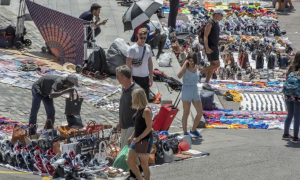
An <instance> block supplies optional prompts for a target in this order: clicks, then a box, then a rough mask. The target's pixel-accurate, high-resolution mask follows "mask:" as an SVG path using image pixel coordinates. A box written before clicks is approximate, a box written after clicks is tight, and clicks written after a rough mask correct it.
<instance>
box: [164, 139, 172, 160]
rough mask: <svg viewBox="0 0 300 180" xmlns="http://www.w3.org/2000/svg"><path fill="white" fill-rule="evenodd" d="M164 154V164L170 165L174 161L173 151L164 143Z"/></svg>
mask: <svg viewBox="0 0 300 180" xmlns="http://www.w3.org/2000/svg"><path fill="white" fill-rule="evenodd" d="M162 150H163V153H164V163H171V162H173V161H174V156H173V150H172V149H171V148H170V147H169V146H168V144H166V143H164V144H163V147H162Z"/></svg>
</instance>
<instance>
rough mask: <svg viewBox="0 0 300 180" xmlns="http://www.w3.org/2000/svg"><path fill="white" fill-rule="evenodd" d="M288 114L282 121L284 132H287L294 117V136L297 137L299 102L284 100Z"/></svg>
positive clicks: (299, 117)
mask: <svg viewBox="0 0 300 180" xmlns="http://www.w3.org/2000/svg"><path fill="white" fill-rule="evenodd" d="M285 104H286V107H287V111H288V115H287V117H286V119H285V122H284V134H289V130H290V125H291V122H292V119H293V118H294V137H298V133H299V121H300V111H299V109H300V102H298V101H293V100H290V99H286V100H285Z"/></svg>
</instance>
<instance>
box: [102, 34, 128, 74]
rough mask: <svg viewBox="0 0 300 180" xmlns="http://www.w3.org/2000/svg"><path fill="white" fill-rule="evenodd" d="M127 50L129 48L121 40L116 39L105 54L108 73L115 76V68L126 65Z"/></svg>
mask: <svg viewBox="0 0 300 180" xmlns="http://www.w3.org/2000/svg"><path fill="white" fill-rule="evenodd" d="M129 48H130V46H129V45H128V44H126V42H125V41H124V39H121V38H117V39H116V40H115V41H114V42H113V43H112V45H111V46H110V47H109V49H108V51H107V53H106V62H107V65H108V73H110V74H116V67H118V66H122V65H124V64H126V59H127V51H128V50H129Z"/></svg>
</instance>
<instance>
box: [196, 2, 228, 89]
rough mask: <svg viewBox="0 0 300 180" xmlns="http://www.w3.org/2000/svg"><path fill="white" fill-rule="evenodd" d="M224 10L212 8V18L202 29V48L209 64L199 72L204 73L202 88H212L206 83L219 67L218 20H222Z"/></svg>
mask: <svg viewBox="0 0 300 180" xmlns="http://www.w3.org/2000/svg"><path fill="white" fill-rule="evenodd" d="M224 14H225V12H224V11H223V10H222V9H220V8H217V9H215V10H214V12H213V15H212V18H211V19H209V20H208V22H207V24H206V26H205V30H204V48H205V53H206V57H207V59H208V61H209V62H210V65H209V66H208V67H206V68H205V69H202V70H201V71H200V74H204V73H206V79H205V84H204V85H203V89H206V90H212V87H211V86H210V85H209V84H208V83H209V80H210V78H211V76H212V74H213V71H214V70H215V69H217V68H219V67H220V60H219V34H220V27H219V22H218V21H220V20H222V18H223V15H224Z"/></svg>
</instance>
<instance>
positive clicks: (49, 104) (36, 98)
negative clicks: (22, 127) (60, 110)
mask: <svg viewBox="0 0 300 180" xmlns="http://www.w3.org/2000/svg"><path fill="white" fill-rule="evenodd" d="M31 92H32V106H31V112H30V116H29V124H36V123H37V122H36V121H37V114H38V112H39V109H40V106H41V102H42V101H43V104H44V106H45V110H46V114H47V119H51V120H52V122H53V124H54V121H55V118H54V117H55V108H54V104H53V99H51V98H49V96H46V97H45V96H42V95H40V94H38V93H36V91H35V88H34V87H32V89H31ZM51 128H52V127H51V122H50V121H48V123H47V129H51ZM35 133H36V129H35V128H32V129H31V134H35Z"/></svg>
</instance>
